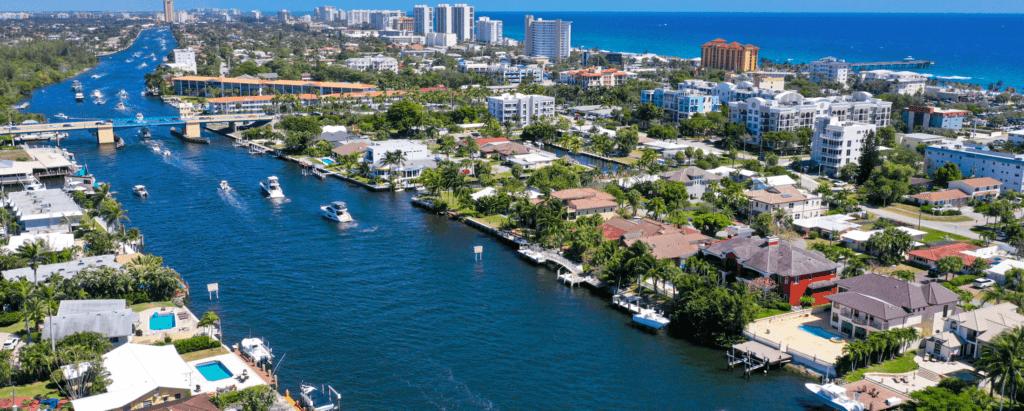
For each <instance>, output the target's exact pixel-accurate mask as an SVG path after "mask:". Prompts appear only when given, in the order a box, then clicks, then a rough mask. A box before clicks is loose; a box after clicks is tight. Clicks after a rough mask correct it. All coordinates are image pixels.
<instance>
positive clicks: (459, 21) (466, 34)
mask: <svg viewBox="0 0 1024 411" xmlns="http://www.w3.org/2000/svg"><path fill="white" fill-rule="evenodd" d="M473 11H474V9H473V6H469V5H466V4H456V5H455V7H452V23H453V24H452V28H453V29H454V32H455V38H457V39H459V42H463V41H473V39H475V38H476V36H475V35H474V30H473V22H474V20H476V17H475V16H474V15H473V14H474V13H473Z"/></svg>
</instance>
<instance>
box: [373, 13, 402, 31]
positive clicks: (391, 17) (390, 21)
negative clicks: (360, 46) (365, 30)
mask: <svg viewBox="0 0 1024 411" xmlns="http://www.w3.org/2000/svg"><path fill="white" fill-rule="evenodd" d="M402 17H405V12H404V11H398V10H373V11H371V12H370V25H371V26H373V29H374V30H392V29H394V28H395V26H396V25H397V24H398V21H399V19H401V18H402Z"/></svg>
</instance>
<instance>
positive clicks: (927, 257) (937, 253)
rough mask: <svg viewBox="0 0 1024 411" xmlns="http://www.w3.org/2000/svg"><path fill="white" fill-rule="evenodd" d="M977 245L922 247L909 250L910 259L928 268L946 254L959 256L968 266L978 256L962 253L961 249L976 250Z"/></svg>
mask: <svg viewBox="0 0 1024 411" xmlns="http://www.w3.org/2000/svg"><path fill="white" fill-rule="evenodd" d="M979 248H981V247H978V246H976V245H973V244H967V243H955V244H947V245H941V246H938V247H932V248H924V249H921V250H914V251H911V252H910V261H913V262H916V263H919V264H924V265H927V266H928V267H929V268H936V266H937V264H938V262H939V260H941V259H942V257H946V256H950V255H952V256H956V257H960V259H962V260H963V261H964V266H965V267H966V266H969V265H971V264H972V263H974V260H975V259H976V258H978V257H975V256H973V255H968V254H964V253H963V252H962V251H971V250H977V249H979Z"/></svg>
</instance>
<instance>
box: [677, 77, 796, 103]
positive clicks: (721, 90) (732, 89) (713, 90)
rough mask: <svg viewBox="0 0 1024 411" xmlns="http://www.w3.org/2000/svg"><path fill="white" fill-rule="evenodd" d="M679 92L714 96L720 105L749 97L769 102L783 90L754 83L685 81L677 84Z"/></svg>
mask: <svg viewBox="0 0 1024 411" xmlns="http://www.w3.org/2000/svg"><path fill="white" fill-rule="evenodd" d="M679 90H692V91H696V92H698V93H700V94H706V95H709V96H715V97H718V100H719V101H721V102H722V104H728V103H731V102H733V101H741V100H746V99H749V98H751V97H760V98H763V99H767V100H771V99H774V98H775V96H778V95H780V94H782V93H783V92H784V91H783V90H775V89H772V88H759V87H755V86H754V83H751V82H749V81H741V82H739V83H736V84H733V83H728V82H724V81H723V82H721V83H716V82H711V81H704V80H686V81H684V82H682V83H679Z"/></svg>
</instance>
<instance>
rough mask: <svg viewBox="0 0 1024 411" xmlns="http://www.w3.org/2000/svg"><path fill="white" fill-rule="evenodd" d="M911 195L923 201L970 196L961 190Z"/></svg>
mask: <svg viewBox="0 0 1024 411" xmlns="http://www.w3.org/2000/svg"><path fill="white" fill-rule="evenodd" d="M910 197H911V198H916V199H919V200H923V201H946V200H956V199H960V198H968V197H969V196H968V195H967V194H964V192H963V191H960V190H942V191H934V192H930V193H921V194H915V195H912V196H910Z"/></svg>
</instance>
